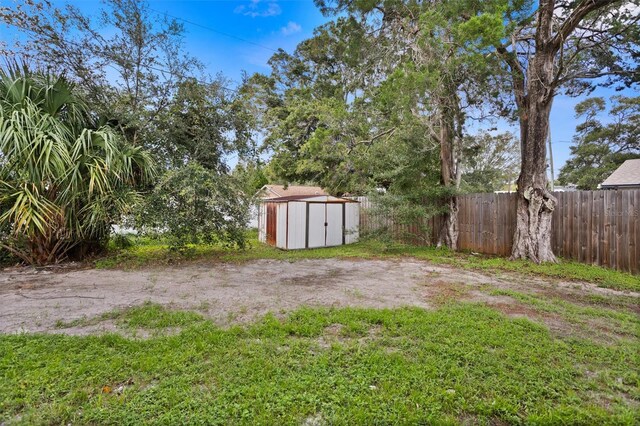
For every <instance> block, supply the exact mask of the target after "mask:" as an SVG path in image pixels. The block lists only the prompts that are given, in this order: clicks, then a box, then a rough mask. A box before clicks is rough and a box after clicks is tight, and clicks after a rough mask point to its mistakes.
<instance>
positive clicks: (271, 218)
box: [267, 203, 277, 246]
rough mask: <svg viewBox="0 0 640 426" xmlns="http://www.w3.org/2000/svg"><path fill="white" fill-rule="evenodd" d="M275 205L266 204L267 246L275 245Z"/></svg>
mask: <svg viewBox="0 0 640 426" xmlns="http://www.w3.org/2000/svg"><path fill="white" fill-rule="evenodd" d="M276 223H277V209H276V203H267V244H270V245H272V246H275V245H276V228H277V227H276Z"/></svg>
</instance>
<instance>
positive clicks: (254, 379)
mask: <svg viewBox="0 0 640 426" xmlns="http://www.w3.org/2000/svg"><path fill="white" fill-rule="evenodd" d="M510 296H512V297H521V298H522V299H523V301H524V302H525V303H531V304H532V307H534V308H536V307H537V305H536V304H538V305H540V306H538V307H540V308H541V309H542V310H544V309H551V308H550V307H549V306H547V305H545V302H544V301H540V300H528V299H526V296H524V295H518V294H511V295H510ZM553 309H556V310H557V311H559V312H565V311H566V314H567V315H578V316H579V315H590V314H591V313H590V312H582V311H581V312H574V311H572V310H571V309H569V308H568V307H566V306H564V305H558V306H557V307H556V308H553ZM108 317H109V318H110V319H111V320H114V319H115V321H117V323H118V324H120V325H121V326H122V327H123V328H125V329H130V330H134V331H136V330H137V331H140V330H145V331H146V333H147V334H149V333H150V334H151V337H150V338H148V339H131V338H125V337H122V336H119V335H105V336H88V337H71V336H62V335H3V336H0V381H1V386H0V389H2V391H1V392H0V424H1V423H3V422H8V423H9V424H11V423H13V422H15V423H25V424H34V423H35V424H43V423H44V424H62V423H64V424H67V423H82V424H96V423H100V424H102V423H110V424H139V423H157V424H180V423H207V424H373V423H378V424H390V423H412V424H416V423H437V424H448V423H450V424H457V423H459V422H470V423H476V422H477V423H488V422H492V423H528V424H604V423H607V424H638V422H640V410H639V406H640V371H639V370H640V345H639V344H638V336H637V331H638V329H639V328H636V330H635V332H634V334H633V335H632V337H631V338H623V339H620V340H617V341H614V342H599V341H598V340H594V339H587V338H573V337H572V338H567V337H564V338H559V337H557V336H555V335H553V334H552V333H551V332H550V331H549V330H548V329H547V328H546V327H544V326H542V325H540V324H538V323H535V322H532V321H530V320H528V319H513V318H508V317H506V316H504V315H503V314H501V313H499V312H497V311H495V310H493V309H491V308H488V307H485V306H482V305H479V304H463V303H456V302H452V303H447V304H445V305H444V306H442V307H441V308H439V309H438V310H434V311H426V310H422V309H417V308H415V309H414V308H405V309H396V310H374V309H338V310H334V309H308V308H305V309H301V310H297V311H295V312H293V313H291V314H290V315H288V316H287V317H286V318H283V319H277V318H276V317H273V316H267V317H265V318H264V319H262V320H261V321H258V322H256V323H254V324H252V325H248V326H244V327H240V326H235V327H233V328H230V329H221V328H218V327H216V326H215V325H213V324H212V323H211V322H210V321H208V320H206V319H204V318H202V317H200V316H199V315H198V314H196V313H193V312H176V311H168V310H165V309H163V308H161V307H158V306H156V305H150V304H147V305H143V306H141V307H137V308H133V309H130V310H125V311H120V312H114V313H113V314H110V315H109V316H108ZM625 320H626V321H634V319H633V317H631V318H630V319H629V318H625ZM635 321H636V322H635V326H636V327H640V322H638V320H637V318H636V319H635ZM167 328H168V329H169V330H170V331H171V332H169V333H167V332H165V331H166V329H167ZM154 333H157V334H154ZM172 333H173V334H172ZM305 422H306V423H305Z"/></svg>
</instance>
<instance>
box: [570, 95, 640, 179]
mask: <svg viewBox="0 0 640 426" xmlns="http://www.w3.org/2000/svg"><path fill="white" fill-rule="evenodd" d="M611 101H612V105H611V106H610V108H609V110H608V111H607V108H606V105H605V100H604V99H603V98H590V99H586V100H584V101H582V102H580V103H579V104H578V105H576V117H577V118H580V117H583V118H584V122H582V123H580V124H579V125H578V126H577V127H576V135H575V136H574V138H573V143H574V144H573V145H572V146H571V158H570V159H569V161H567V163H566V164H565V165H564V166H563V167H562V169H561V170H560V176H559V177H558V180H559V181H560V183H562V184H563V185H567V184H575V185H576V186H577V187H578V188H579V189H596V188H598V185H599V184H601V183H602V182H603V181H604V180H605V179H606V178H607V177H608V176H609V175H610V174H611V173H613V171H614V170H616V169H617V168H618V167H619V166H620V165H621V164H622V163H623V162H624V161H625V160H628V159H632V158H640V97H635V98H632V97H624V96H614V97H613V98H611ZM603 115H605V116H606V117H607V121H609V122H603V121H602V120H601V117H602V116H603Z"/></svg>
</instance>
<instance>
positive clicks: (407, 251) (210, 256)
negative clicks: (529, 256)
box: [96, 232, 640, 291]
mask: <svg viewBox="0 0 640 426" xmlns="http://www.w3.org/2000/svg"><path fill="white" fill-rule="evenodd" d="M403 256H409V257H415V258H418V259H423V260H427V261H430V262H433V263H437V264H446V265H451V266H456V267H460V268H466V269H473V270H482V271H488V272H501V271H503V272H515V273H518V274H524V275H530V276H542V277H548V278H555V279H560V280H568V281H584V282H589V283H594V284H597V285H598V286H600V287H606V288H612V289H617V290H631V291H640V276H637V275H631V274H628V273H624V272H620V271H615V270H612V269H606V268H602V267H598V266H592V265H585V264H581V263H577V262H571V261H566V260H563V259H560V262H559V263H556V264H540V265H538V264H535V263H533V262H528V261H510V260H508V259H505V258H502V257H496V256H485V255H474V254H470V253H456V252H452V251H450V250H447V249H443V248H435V247H415V246H409V245H401V244H393V245H389V244H385V243H383V242H380V241H376V240H373V239H367V240H364V241H362V242H359V243H356V244H350V245H346V246H338V247H327V248H319V249H311V250H290V251H286V250H280V249H277V248H274V247H271V246H268V245H266V244H261V243H259V242H258V241H257V234H256V233H255V232H252V233H250V235H249V246H248V248H247V249H245V250H234V249H227V248H223V247H220V246H216V245H208V246H207V245H197V246H191V247H190V251H189V255H187V256H184V255H181V254H178V253H175V252H171V251H169V250H168V249H167V246H166V244H164V243H163V241H161V240H153V239H148V238H137V239H136V240H135V244H134V245H133V246H132V247H129V248H126V249H119V250H117V249H115V248H113V247H112V248H111V250H110V253H109V254H108V255H107V256H106V257H104V258H102V259H99V260H97V261H96V267H97V268H103V269H105V268H106V269H109V268H119V269H136V268H141V267H146V266H157V265H163V264H180V263H184V262H193V261H221V262H244V261H250V260H256V259H276V260H283V261H296V260H301V259H327V258H360V259H377V258H397V257H403Z"/></svg>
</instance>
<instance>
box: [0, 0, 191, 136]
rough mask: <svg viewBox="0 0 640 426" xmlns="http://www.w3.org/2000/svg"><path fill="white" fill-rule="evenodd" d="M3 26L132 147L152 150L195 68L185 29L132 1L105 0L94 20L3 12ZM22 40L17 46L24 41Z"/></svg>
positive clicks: (69, 10)
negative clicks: (15, 32)
mask: <svg viewBox="0 0 640 426" xmlns="http://www.w3.org/2000/svg"><path fill="white" fill-rule="evenodd" d="M0 20H2V21H3V22H4V23H5V24H7V25H10V26H13V27H15V28H18V29H19V30H20V31H22V32H23V33H24V34H25V36H26V37H25V38H24V42H21V43H19V44H18V45H17V46H9V49H10V50H11V52H12V53H13V54H16V55H20V56H21V57H22V58H25V59H27V60H29V61H31V62H33V63H35V64H36V65H38V66H41V67H43V68H46V69H49V70H51V71H52V72H58V73H65V75H67V77H68V78H70V79H72V80H73V81H74V82H75V83H76V84H77V85H78V87H79V89H80V90H82V91H83V92H84V93H85V96H86V98H87V101H88V102H89V103H90V104H91V105H92V108H93V109H94V113H97V114H99V115H100V116H103V117H105V118H106V119H109V120H111V122H112V124H117V125H118V126H119V127H120V128H121V129H122V130H123V131H124V133H125V135H126V137H127V139H128V140H129V141H130V142H131V143H133V144H134V145H144V146H145V147H148V148H155V146H154V144H155V142H156V139H157V135H156V134H155V132H156V130H157V129H156V128H157V124H158V120H159V117H160V114H161V113H162V112H164V111H165V110H166V109H167V108H168V106H169V104H170V101H171V99H172V97H173V96H174V94H175V93H176V91H177V88H178V86H179V84H180V82H181V81H182V80H183V79H184V78H185V76H189V75H191V73H192V72H194V71H196V70H197V69H198V67H199V62H198V61H197V60H196V59H194V58H192V57H190V56H188V55H185V54H184V53H183V51H182V43H183V41H182V37H183V33H184V28H183V26H182V25H181V24H179V23H178V22H177V21H175V20H168V19H166V18H164V17H162V16H159V15H157V14H155V12H153V11H152V10H150V9H149V6H148V3H147V2H144V1H142V2H141V1H136V0H106V1H105V2H104V3H103V8H102V9H100V10H98V11H97V13H96V14H95V15H88V14H85V13H83V12H81V11H80V10H79V9H78V8H77V7H75V6H72V5H66V6H65V7H64V8H57V7H54V6H53V5H52V4H51V2H49V1H48V0H44V1H36V0H25V1H24V2H19V3H18V4H17V5H16V6H15V7H13V8H12V7H6V6H2V7H0ZM21 40H22V39H21Z"/></svg>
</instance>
